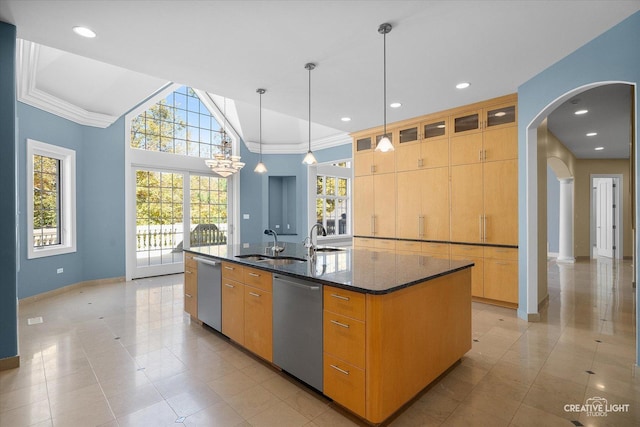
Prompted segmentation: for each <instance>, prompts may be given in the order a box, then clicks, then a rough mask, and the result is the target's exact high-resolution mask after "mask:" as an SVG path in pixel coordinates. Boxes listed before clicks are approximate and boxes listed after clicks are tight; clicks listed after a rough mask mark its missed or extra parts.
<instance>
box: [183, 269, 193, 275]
mask: <svg viewBox="0 0 640 427" xmlns="http://www.w3.org/2000/svg"><path fill="white" fill-rule="evenodd" d="M184 272H185V273H187V274H193V273H192V272H191V271H189V270H185V271H184Z"/></svg>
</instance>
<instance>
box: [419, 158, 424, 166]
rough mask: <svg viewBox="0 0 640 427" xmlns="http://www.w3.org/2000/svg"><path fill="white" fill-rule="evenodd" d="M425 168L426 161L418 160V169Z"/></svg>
mask: <svg viewBox="0 0 640 427" xmlns="http://www.w3.org/2000/svg"><path fill="white" fill-rule="evenodd" d="M423 166H424V159H418V167H419V168H421V167H423Z"/></svg>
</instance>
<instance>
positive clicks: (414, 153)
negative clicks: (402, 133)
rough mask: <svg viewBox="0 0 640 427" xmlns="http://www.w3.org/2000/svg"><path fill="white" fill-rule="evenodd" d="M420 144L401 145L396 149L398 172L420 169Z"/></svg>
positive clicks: (407, 143)
mask: <svg viewBox="0 0 640 427" xmlns="http://www.w3.org/2000/svg"><path fill="white" fill-rule="evenodd" d="M420 160H421V155H420V142H418V141H413V142H406V143H400V144H399V145H398V148H397V149H396V169H397V170H398V172H404V171H411V170H416V169H418V168H419V167H420Z"/></svg>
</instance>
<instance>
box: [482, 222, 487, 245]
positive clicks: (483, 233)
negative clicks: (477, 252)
mask: <svg viewBox="0 0 640 427" xmlns="http://www.w3.org/2000/svg"><path fill="white" fill-rule="evenodd" d="M482 219H483V220H482V235H483V236H484V241H485V243H486V242H487V240H488V239H487V216H486V215H482Z"/></svg>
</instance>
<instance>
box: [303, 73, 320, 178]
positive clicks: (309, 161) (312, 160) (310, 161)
mask: <svg viewBox="0 0 640 427" xmlns="http://www.w3.org/2000/svg"><path fill="white" fill-rule="evenodd" d="M304 68H305V69H306V70H309V151H307V155H306V156H304V159H302V163H304V164H305V165H315V164H316V163H318V161H317V160H316V157H315V156H314V155H313V153H312V152H311V70H313V69H314V68H316V64H314V63H313V62H309V63H307V64H305V66H304Z"/></svg>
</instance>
